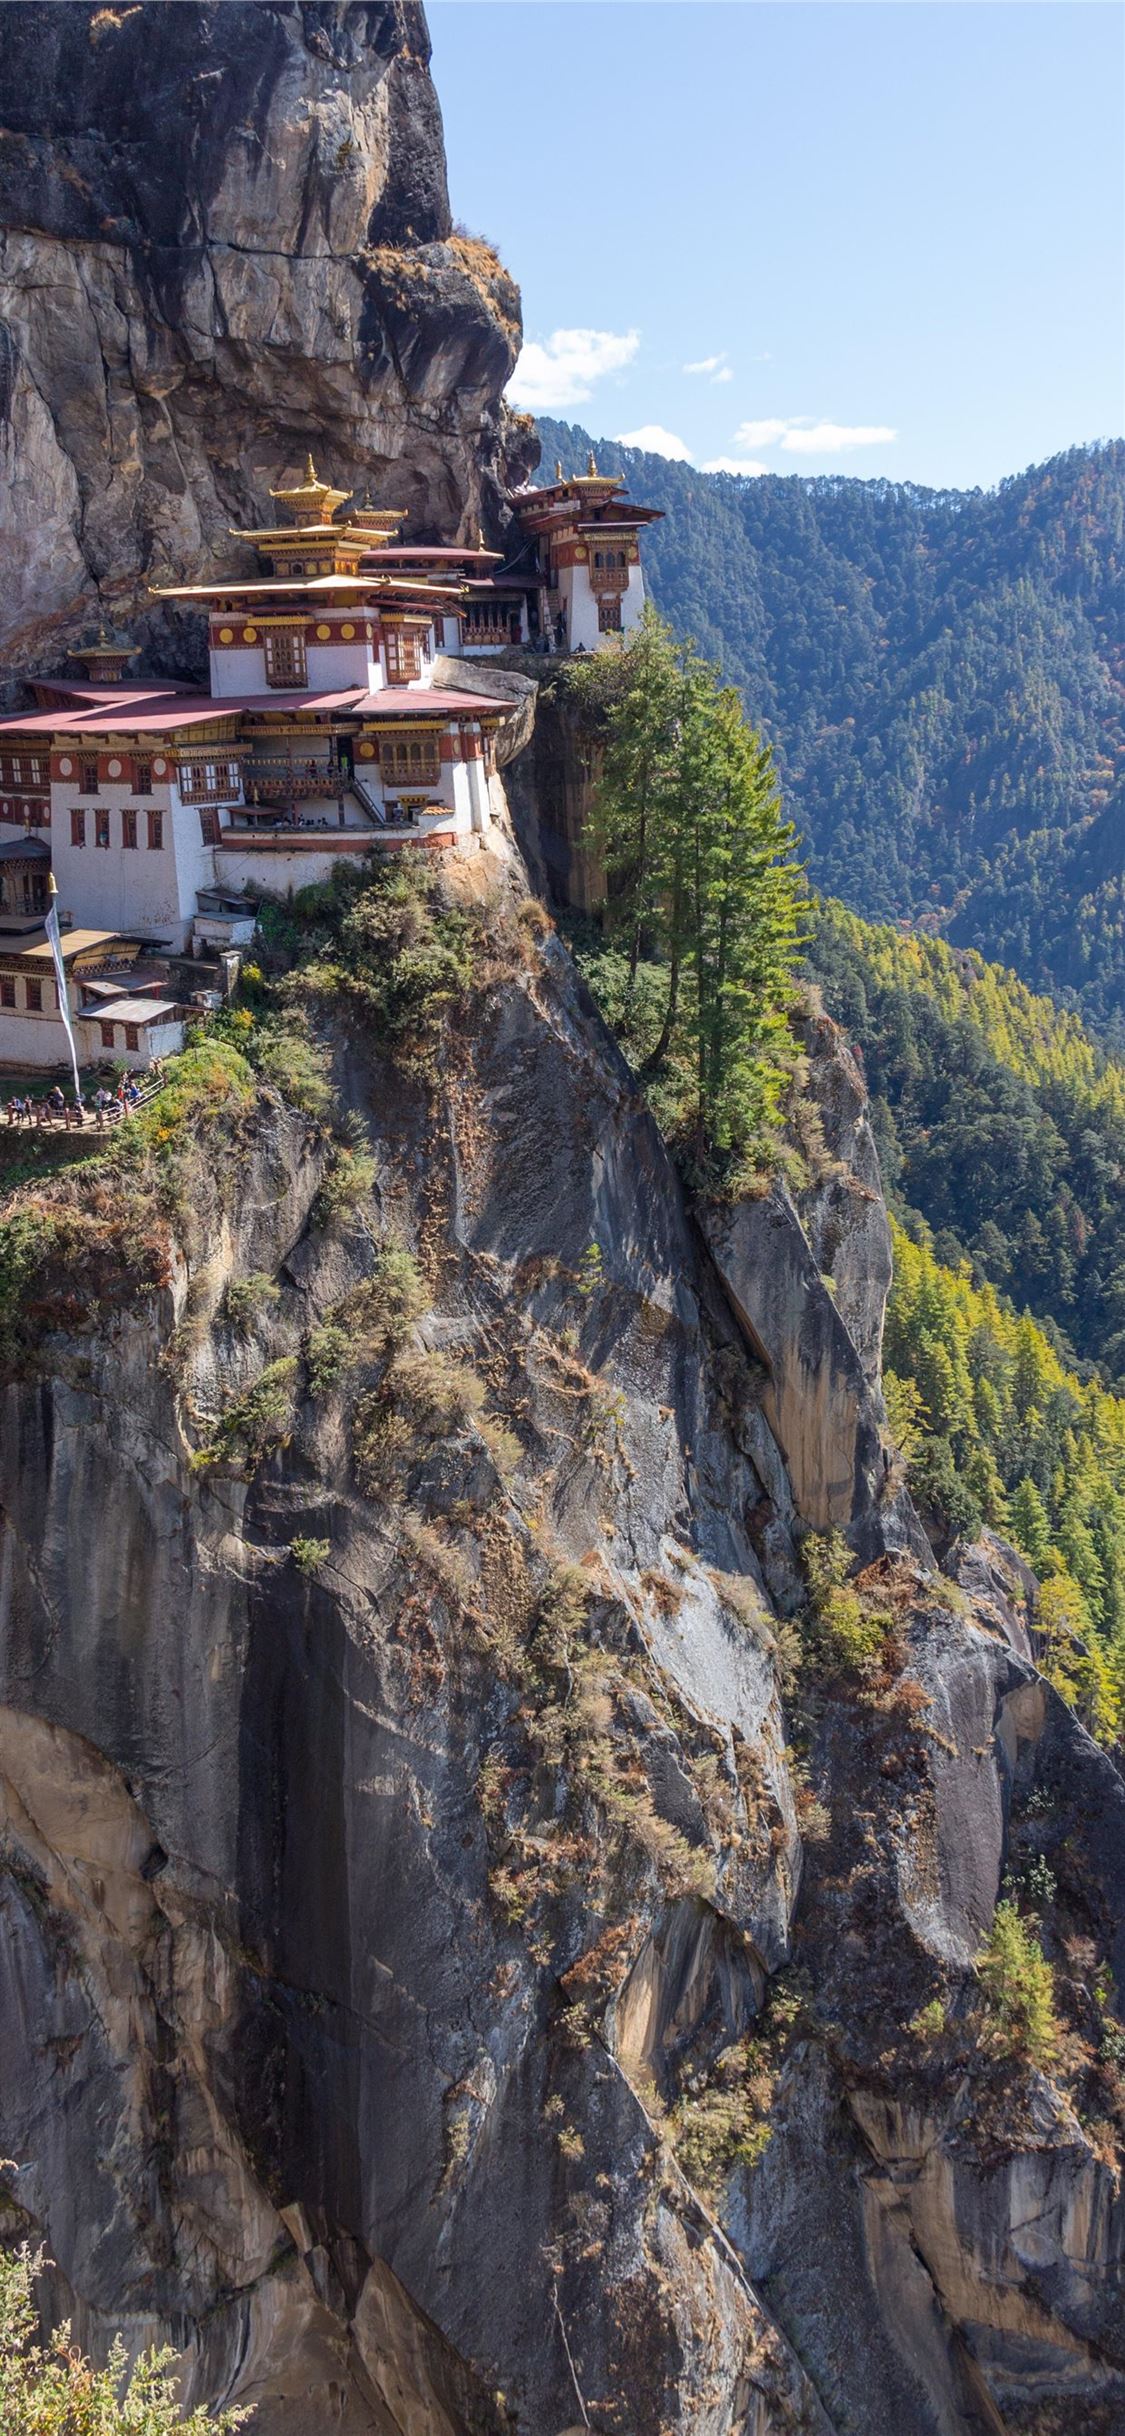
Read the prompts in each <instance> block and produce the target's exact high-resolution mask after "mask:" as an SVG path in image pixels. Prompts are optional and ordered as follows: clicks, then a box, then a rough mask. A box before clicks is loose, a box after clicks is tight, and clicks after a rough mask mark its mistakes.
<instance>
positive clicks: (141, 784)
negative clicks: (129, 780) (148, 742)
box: [133, 761, 152, 846]
mask: <svg viewBox="0 0 1125 2436" xmlns="http://www.w3.org/2000/svg"><path fill="white" fill-rule="evenodd" d="M133 793H134V795H151V793H152V763H151V761H135V762H134V763H133ZM136 842H137V841H136V838H134V839H133V844H134V846H135V845H136Z"/></svg>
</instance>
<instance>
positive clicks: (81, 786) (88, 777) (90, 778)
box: [78, 761, 98, 795]
mask: <svg viewBox="0 0 1125 2436" xmlns="http://www.w3.org/2000/svg"><path fill="white" fill-rule="evenodd" d="M97 791H98V765H97V762H96V761H80V762H79V764H78V792H79V794H80V795H96V794H97Z"/></svg>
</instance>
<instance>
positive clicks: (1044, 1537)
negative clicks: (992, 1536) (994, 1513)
mask: <svg viewBox="0 0 1125 2436" xmlns="http://www.w3.org/2000/svg"><path fill="white" fill-rule="evenodd" d="M1009 1524H1010V1529H1011V1533H1012V1538H1013V1539H1014V1541H1015V1543H1016V1546H1017V1548H1019V1549H1020V1551H1021V1553H1022V1554H1023V1555H1024V1556H1026V1558H1027V1561H1028V1564H1029V1565H1030V1567H1031V1570H1032V1572H1033V1573H1042V1572H1043V1570H1044V1568H1045V1566H1046V1563H1047V1560H1048V1557H1049V1556H1050V1553H1051V1524H1050V1518H1049V1516H1048V1513H1047V1509H1046V1506H1045V1505H1044V1503H1043V1500H1042V1498H1041V1496H1040V1494H1039V1491H1038V1489H1037V1488H1036V1486H1035V1482H1034V1481H1033V1480H1029V1479H1028V1477H1027V1475H1026V1473H1025V1474H1024V1477H1023V1479H1022V1480H1021V1481H1020V1482H1019V1483H1018V1484H1017V1487H1016V1491H1015V1494H1014V1496H1013V1498H1012V1502H1011V1506H1010V1509H1009Z"/></svg>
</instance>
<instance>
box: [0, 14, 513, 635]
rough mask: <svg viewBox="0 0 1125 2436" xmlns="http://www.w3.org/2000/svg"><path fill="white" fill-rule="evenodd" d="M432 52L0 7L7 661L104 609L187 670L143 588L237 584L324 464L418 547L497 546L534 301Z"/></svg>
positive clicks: (342, 27) (288, 27) (1, 630)
mask: <svg viewBox="0 0 1125 2436" xmlns="http://www.w3.org/2000/svg"><path fill="white" fill-rule="evenodd" d="M428 59H429V40H428V35H427V31H426V26H425V20H424V17H423V14H422V10H421V7H420V6H418V5H417V4H416V0H336V4H335V5H329V6H324V7H319V6H318V7H316V8H309V7H303V6H299V5H297V0H289V4H287V5H281V6H273V5H271V6H269V7H262V6H259V5H257V0H178V5H177V6H176V7H174V8H170V7H167V6H165V5H164V0H142V4H141V5H137V4H136V0H133V5H123V6H115V7H95V6H92V5H86V0H75V5H72V6H67V7H65V8H57V7H55V6H53V5H50V4H49V0H47V4H43V0H13V5H12V6H10V7H8V8H7V9H6V10H5V12H4V41H3V46H2V48H0V480H2V481H3V487H4V497H5V514H4V533H3V539H4V567H5V583H4V598H3V602H2V603H0V662H2V663H3V665H4V667H5V668H6V669H9V670H11V669H15V670H20V669H27V670H33V669H49V668H55V667H57V666H58V664H59V661H60V658H61V657H62V654H63V652H64V651H65V649H66V647H67V645H68V644H69V643H71V642H73V641H74V640H75V639H76V638H77V637H78V636H79V635H81V634H82V633H84V632H85V631H86V630H87V629H88V626H89V623H90V618H91V612H92V611H97V612H98V613H101V614H104V615H106V616H107V617H108V618H109V619H110V620H111V621H112V620H114V619H119V620H122V621H128V622H129V624H130V625H131V627H132V629H133V631H134V632H135V633H136V634H137V636H138V638H139V639H140V640H141V641H142V642H143V643H144V644H145V645H146V646H147V649H148V654H149V658H150V661H151V664H152V665H154V666H156V667H160V668H163V669H164V670H165V671H166V672H169V673H177V672H182V671H184V670H185V669H187V670H190V671H191V672H193V673H194V672H195V670H196V667H197V663H198V660H199V640H198V636H197V634H196V632H195V626H194V622H193V621H190V620H180V621H178V622H177V621H174V620H173V619H172V618H171V617H170V615H169V614H168V613H167V612H165V611H162V610H156V609H155V608H154V606H153V603H152V602H151V600H150V598H149V594H148V586H149V585H150V584H151V583H153V582H176V581H189V582H190V581H191V580H192V579H193V578H194V577H196V576H200V577H202V576H203V575H204V573H206V574H208V575H209V574H210V572H211V568H212V566H213V564H214V562H215V560H216V558H217V559H218V560H219V562H220V563H224V562H225V563H231V564H233V563H234V559H233V558H232V553H234V554H235V556H236V555H237V550H238V546H239V545H237V544H234V543H232V542H231V539H230V527H231V526H236V527H253V526H254V525H256V524H258V525H260V524H262V523H266V522H269V521H270V511H269V499H268V491H269V487H270V485H271V484H274V483H277V482H278V481H279V480H280V479H282V478H283V477H284V475H285V473H286V471H289V472H290V473H291V472H292V471H293V470H294V469H298V470H299V468H300V466H301V465H302V464H303V462H304V458H305V454H306V451H307V450H309V449H310V448H311V449H313V450H315V451H316V452H317V453H318V455H319V456H320V458H321V460H322V464H323V466H324V468H325V469H326V470H327V471H329V472H330V473H331V476H332V479H333V480H334V481H338V482H340V483H343V484H345V485H354V486H355V487H356V488H357V489H358V490H360V492H361V493H362V492H363V490H364V489H365V488H366V487H367V486H368V485H370V486H371V487H372V490H373V492H374V493H375V494H377V496H378V498H379V500H380V501H381V502H384V503H386V504H388V505H391V506H400V507H403V508H405V509H406V510H407V511H408V515H409V526H408V529H409V530H411V531H414V532H417V533H421V534H430V535H432V534H434V533H438V534H440V535H442V536H445V535H453V534H456V535H463V536H464V537H466V538H470V539H474V540H475V538H476V533H477V528H478V525H479V524H480V523H481V522H482V521H483V522H484V523H485V524H486V526H490V527H495V524H496V519H497V515H498V511H499V498H500V489H501V486H502V484H503V481H504V480H505V479H506V477H507V475H508V474H509V473H515V474H516V475H517V476H518V475H519V474H520V473H521V472H522V470H523V468H524V467H525V466H526V464H527V463H528V462H529V461H531V457H530V452H529V443H528V437H527V434H526V433H525V432H524V431H522V430H519V431H517V429H516V427H515V425H513V424H512V423H511V421H510V419H509V420H508V421H507V422H506V421H505V418H504V415H503V412H502V409H501V406H500V394H501V390H502V388H503V385H504V383H505V381H506V380H507V378H508V375H509V373H510V371H511V368H512V365H513V363H514V361H515V356H516V353H517V351H518V347H519V339H520V315H519V296H518V292H517V290H516V288H515V287H514V286H513V283H512V281H511V280H510V279H509V278H508V276H507V274H506V272H505V271H504V270H503V269H502V266H501V265H500V264H499V262H498V261H497V260H496V257H495V256H494V255H493V254H492V253H491V252H490V250H489V248H488V247H487V246H485V245H483V244H482V243H480V242H479V241H478V240H475V239H468V238H465V237H463V236H460V235H457V234H455V233H454V232H453V230H452V226H451V222H450V215H449V202H448V196H447V192H446V179H445V161H444V154H443V148H442V135H441V118H440V113H439V109H438V103H437V97H436V95H435V92H434V88H433V85H432V82H431V79H430V74H429V68H428ZM512 447H514V452H515V453H514V454H512V455H511V457H510V461H509V459H508V456H507V451H508V450H509V448H512ZM521 450H522V452H523V453H522V455H521V453H520V452H521Z"/></svg>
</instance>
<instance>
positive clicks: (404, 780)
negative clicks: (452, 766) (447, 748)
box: [379, 735, 441, 787]
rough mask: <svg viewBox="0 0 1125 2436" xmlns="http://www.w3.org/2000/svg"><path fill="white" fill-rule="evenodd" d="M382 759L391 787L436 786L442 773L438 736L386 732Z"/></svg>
mask: <svg viewBox="0 0 1125 2436" xmlns="http://www.w3.org/2000/svg"><path fill="white" fill-rule="evenodd" d="M379 760H380V764H381V767H382V772H383V778H384V781H385V783H386V784H387V785H388V786H391V787H408V786H423V787H432V786H436V784H437V781H438V779H439V777H440V776H441V746H440V743H439V741H438V738H437V736H436V735H435V736H384V738H383V740H382V742H381V744H380V746H379Z"/></svg>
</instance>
